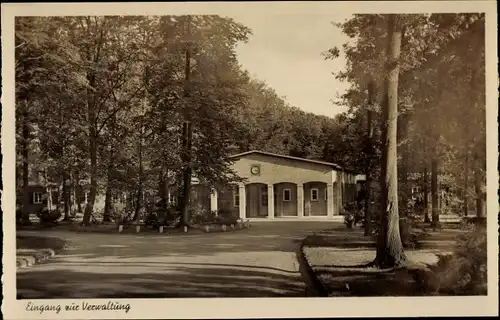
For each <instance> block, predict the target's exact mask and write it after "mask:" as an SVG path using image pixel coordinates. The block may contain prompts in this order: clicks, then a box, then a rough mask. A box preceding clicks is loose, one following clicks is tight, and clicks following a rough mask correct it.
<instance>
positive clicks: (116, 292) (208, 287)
mask: <svg viewBox="0 0 500 320" xmlns="http://www.w3.org/2000/svg"><path fill="white" fill-rule="evenodd" d="M335 224H336V223H334V222H324V221H300V222H299V221H297V222H284V221H283V222H280V221H275V222H259V223H254V224H252V228H250V229H245V230H241V231H237V232H227V233H211V234H193V235H189V234H188V235H182V236H180V235H177V236H168V235H165V234H144V235H141V234H138V235H134V234H96V233H70V232H64V231H44V232H38V233H36V232H32V234H36V235H41V234H45V235H47V236H56V237H59V238H61V239H64V240H67V241H69V243H70V244H71V247H70V248H69V249H68V250H66V251H64V252H62V253H61V254H60V255H58V256H56V257H54V258H53V259H51V260H50V262H47V263H44V264H40V265H35V266H34V267H32V268H29V269H24V270H19V271H18V273H17V294H18V298H21V299H28V298H45V299H49V298H166V297H279V296H287V297H299V296H305V295H306V285H305V281H306V280H305V279H304V278H303V277H302V275H301V272H300V271H299V264H298V262H297V251H298V247H299V245H300V241H301V240H302V239H303V238H304V237H305V236H307V235H309V234H311V233H313V232H315V231H319V230H322V229H325V228H329V227H331V226H333V225H335ZM337 224H338V223H337ZM24 233H26V234H29V232H24ZM306 282H307V281H306Z"/></svg>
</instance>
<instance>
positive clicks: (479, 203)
mask: <svg viewBox="0 0 500 320" xmlns="http://www.w3.org/2000/svg"><path fill="white" fill-rule="evenodd" d="M474 160H475V161H474V189H475V191H476V216H477V217H481V218H482V217H484V216H485V207H484V194H483V190H482V189H483V179H482V175H481V165H480V164H481V163H482V161H480V159H479V156H478V155H477V153H474Z"/></svg>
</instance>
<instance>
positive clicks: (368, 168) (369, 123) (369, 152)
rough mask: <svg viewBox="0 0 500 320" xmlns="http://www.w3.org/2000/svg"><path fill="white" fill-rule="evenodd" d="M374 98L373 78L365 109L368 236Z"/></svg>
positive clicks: (367, 227)
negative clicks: (366, 108)
mask: <svg viewBox="0 0 500 320" xmlns="http://www.w3.org/2000/svg"><path fill="white" fill-rule="evenodd" d="M373 98H374V83H373V80H372V81H370V83H369V84H368V111H367V137H366V146H367V148H366V157H367V161H366V169H365V174H366V182H365V192H366V194H365V230H364V235H365V236H368V235H371V233H372V203H371V201H372V196H371V195H372V180H373V179H372V173H371V171H372V168H373V165H372V162H373V156H374V148H373V110H372V108H373V100H374V99H373Z"/></svg>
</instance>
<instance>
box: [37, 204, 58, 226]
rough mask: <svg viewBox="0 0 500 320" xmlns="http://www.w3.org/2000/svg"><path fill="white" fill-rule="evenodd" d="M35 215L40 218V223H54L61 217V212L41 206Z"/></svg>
mask: <svg viewBox="0 0 500 320" xmlns="http://www.w3.org/2000/svg"><path fill="white" fill-rule="evenodd" d="M37 217H38V218H39V219H40V223H42V224H47V223H52V224H55V223H57V220H58V219H59V218H61V217H62V214H61V212H59V211H58V210H52V211H49V209H47V208H43V209H42V210H40V212H38V213H37Z"/></svg>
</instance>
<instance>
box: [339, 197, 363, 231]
mask: <svg viewBox="0 0 500 320" xmlns="http://www.w3.org/2000/svg"><path fill="white" fill-rule="evenodd" d="M343 214H344V224H345V225H346V226H347V228H349V229H351V228H353V227H354V226H355V225H356V224H358V223H361V224H363V219H364V213H363V210H362V209H360V208H359V207H358V204H357V203H356V202H351V203H347V204H346V205H344V212H343Z"/></svg>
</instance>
